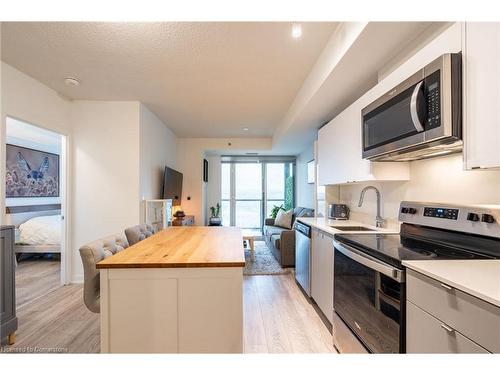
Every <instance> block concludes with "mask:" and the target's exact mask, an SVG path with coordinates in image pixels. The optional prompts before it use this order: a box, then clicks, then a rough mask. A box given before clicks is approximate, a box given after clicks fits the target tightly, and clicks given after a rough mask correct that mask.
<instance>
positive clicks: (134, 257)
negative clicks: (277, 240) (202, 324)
mask: <svg viewBox="0 0 500 375" xmlns="http://www.w3.org/2000/svg"><path fill="white" fill-rule="evenodd" d="M244 266H245V253H244V249H243V235H242V232H241V229H239V228H233V227H231V228H229V227H195V226H191V227H169V228H167V229H164V230H162V231H160V232H158V233H156V234H155V235H153V236H151V237H149V238H146V239H145V240H143V241H141V242H139V243H137V244H135V245H133V246H130V247H129V248H127V249H125V250H123V251H121V252H119V253H117V254H115V255H113V256H111V257H109V258H106V259H104V260H102V261H101V262H99V263H97V268H99V269H105V268H199V267H244Z"/></svg>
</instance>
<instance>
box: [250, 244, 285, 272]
mask: <svg viewBox="0 0 500 375" xmlns="http://www.w3.org/2000/svg"><path fill="white" fill-rule="evenodd" d="M254 246H255V250H254V251H255V257H254V258H252V255H251V253H250V249H249V248H248V247H246V248H245V268H244V270H243V275H245V276H252V275H284V274H286V273H289V272H290V269H289V268H282V267H281V265H280V264H279V263H278V261H277V260H276V259H275V258H274V256H273V254H272V253H271V250H270V249H269V248H268V247H267V245H266V243H265V242H264V241H255V242H254Z"/></svg>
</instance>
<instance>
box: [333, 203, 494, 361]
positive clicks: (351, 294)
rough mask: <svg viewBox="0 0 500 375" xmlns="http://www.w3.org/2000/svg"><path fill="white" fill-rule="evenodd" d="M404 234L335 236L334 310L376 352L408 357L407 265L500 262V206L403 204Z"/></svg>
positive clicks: (368, 347) (368, 348) (400, 215)
mask: <svg viewBox="0 0 500 375" xmlns="http://www.w3.org/2000/svg"><path fill="white" fill-rule="evenodd" d="M399 220H400V221H402V222H403V224H402V225H401V230H400V233H399V234H379V233H363V234H336V235H335V237H334V247H335V261H334V310H335V313H336V314H337V315H338V316H339V317H340V318H341V319H342V320H343V321H344V323H345V324H346V325H347V326H348V327H349V328H350V329H351V331H352V332H353V333H354V334H355V335H356V336H357V337H358V339H359V340H360V341H361V342H362V344H363V345H364V346H365V347H366V349H367V350H368V351H370V352H372V353H404V352H405V331H406V329H405V328H406V321H405V319H406V316H405V311H406V305H405V300H406V283H405V279H406V270H405V267H404V266H402V261H403V260H420V259H422V260H429V259H435V260H436V261H439V260H443V259H488V258H500V224H499V221H500V206H460V205H449V204H439V203H422V202H402V203H401V206H400V212H399Z"/></svg>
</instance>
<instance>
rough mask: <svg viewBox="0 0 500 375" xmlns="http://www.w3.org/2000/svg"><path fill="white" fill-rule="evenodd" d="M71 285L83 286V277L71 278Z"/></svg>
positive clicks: (74, 276) (80, 275)
mask: <svg viewBox="0 0 500 375" xmlns="http://www.w3.org/2000/svg"><path fill="white" fill-rule="evenodd" d="M71 284H83V275H82V274H77V275H73V277H72V278H71Z"/></svg>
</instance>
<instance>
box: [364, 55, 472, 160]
mask: <svg viewBox="0 0 500 375" xmlns="http://www.w3.org/2000/svg"><path fill="white" fill-rule="evenodd" d="M461 66H462V58H461V54H445V55H442V56H441V57H439V58H438V59H436V60H434V61H433V62H431V63H430V64H428V65H426V66H425V67H424V68H423V69H421V70H419V71H418V72H416V73H415V74H413V75H412V76H411V77H410V78H408V79H407V80H405V81H403V82H402V83H401V84H399V85H398V86H396V87H394V88H393V89H392V90H390V91H389V92H387V93H386V94H384V95H383V96H382V97H380V98H378V99H377V100H375V101H374V102H373V103H371V104H370V105H369V106H367V107H365V108H364V109H363V111H362V116H363V158H365V159H370V160H374V161H408V160H416V159H422V158H427V157H432V156H438V155H442V154H446V153H452V152H460V151H461V150H462V79H461V75H462V68H461Z"/></svg>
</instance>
